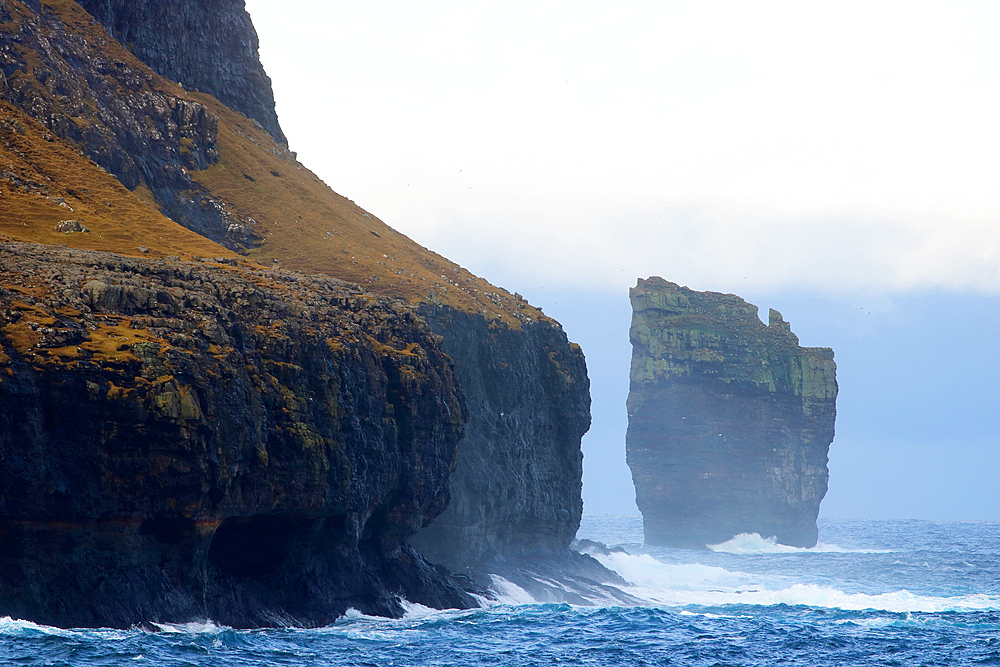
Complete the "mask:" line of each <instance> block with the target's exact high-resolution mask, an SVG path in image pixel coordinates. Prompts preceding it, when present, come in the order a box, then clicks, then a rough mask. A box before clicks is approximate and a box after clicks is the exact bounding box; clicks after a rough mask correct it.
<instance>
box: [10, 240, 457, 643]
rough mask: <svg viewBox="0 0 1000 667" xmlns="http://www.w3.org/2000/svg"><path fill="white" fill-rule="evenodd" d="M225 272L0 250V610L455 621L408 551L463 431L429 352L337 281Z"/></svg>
mask: <svg viewBox="0 0 1000 667" xmlns="http://www.w3.org/2000/svg"><path fill="white" fill-rule="evenodd" d="M226 262H227V263H225V264H218V263H215V262H208V263H181V262H166V261H156V262H154V261H146V260H138V259H125V258H122V257H120V256H116V255H109V254H105V253H94V252H85V251H79V250H69V249H64V248H57V247H52V246H34V245H29V244H14V243H6V244H0V285H5V286H6V288H5V289H0V581H2V582H3V586H2V587H0V614H3V615H10V616H14V617H18V618H25V619H31V620H34V621H37V622H41V623H46V624H53V625H61V626H90V625H113V626H119V627H121V626H125V627H127V626H129V625H131V624H134V623H138V622H142V621H151V620H152V621H157V620H159V621H184V620H194V619H199V618H201V619H203V618H212V619H214V620H215V621H217V622H219V623H225V624H228V625H233V626H237V627H249V626H257V625H274V624H283V623H298V624H305V625H316V624H325V623H329V622H331V621H332V620H333V619H335V618H336V617H337V616H339V615H341V614H343V613H344V611H345V610H346V609H347V608H348V607H354V608H357V609H359V610H362V611H364V612H366V613H373V614H381V615H389V616H398V615H400V614H401V612H402V609H401V608H400V605H399V596H404V597H405V598H407V599H409V600H411V601H414V602H420V603H422V604H426V605H430V606H434V607H446V606H447V607H465V606H470V605H472V606H474V603H473V601H472V600H471V599H470V598H469V597H468V596H467V595H466V594H465V593H464V592H463V591H461V590H460V589H459V588H457V587H456V586H455V584H454V583H453V582H452V580H451V579H449V578H448V577H447V576H445V575H443V574H441V573H440V572H438V571H437V570H435V569H434V568H433V567H431V566H429V565H428V564H427V563H426V561H424V560H423V559H422V558H421V557H420V556H418V555H417V554H416V553H415V552H414V551H413V550H412V549H411V548H410V547H409V546H408V545H407V544H406V539H407V538H408V537H409V536H410V535H411V534H413V533H414V532H415V531H416V530H418V529H419V528H420V527H421V526H423V525H426V524H427V523H429V522H430V521H431V520H432V519H433V518H434V517H435V516H436V515H437V514H439V513H440V512H441V511H442V510H443V509H444V508H445V506H446V505H447V502H448V487H447V478H448V473H449V471H450V470H451V469H452V467H453V466H454V464H455V457H456V446H457V443H458V441H459V438H460V437H461V433H462V423H463V417H464V415H463V410H462V407H461V405H460V402H459V397H458V393H457V387H456V384H455V382H454V380H453V377H452V373H451V366H450V363H449V362H448V360H447V358H446V357H445V356H444V355H443V354H442V352H441V351H440V349H439V347H438V345H437V342H436V337H435V336H434V335H433V334H432V333H431V332H430V331H429V330H428V328H427V327H426V325H424V323H423V322H422V321H421V320H420V319H419V317H418V316H417V315H416V314H415V313H414V312H413V311H412V310H411V309H410V308H409V307H406V306H399V305H395V304H394V303H393V302H391V301H387V300H382V299H379V298H376V297H373V296H371V295H368V294H365V293H362V292H361V291H360V290H359V289H358V288H357V287H356V286H352V285H350V284H347V283H342V282H340V281H336V280H332V279H328V278H307V277H304V276H301V275H299V274H292V273H288V272H281V271H265V270H260V269H252V268H246V267H244V266H237V262H236V260H226ZM227 264H228V265H227Z"/></svg>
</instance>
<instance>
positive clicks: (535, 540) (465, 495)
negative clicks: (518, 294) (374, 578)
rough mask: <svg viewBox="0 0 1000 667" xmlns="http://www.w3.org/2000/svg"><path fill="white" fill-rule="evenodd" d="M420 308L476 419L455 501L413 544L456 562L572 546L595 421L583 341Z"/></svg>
mask: <svg viewBox="0 0 1000 667" xmlns="http://www.w3.org/2000/svg"><path fill="white" fill-rule="evenodd" d="M419 312H420V314H421V315H422V316H423V317H424V319H425V320H426V321H427V323H428V324H429V325H430V327H431V329H432V330H433V331H434V332H435V333H438V334H440V335H441V336H442V347H443V349H444V351H445V352H446V353H447V354H448V355H449V356H450V357H451V358H452V359H453V360H454V361H455V373H456V375H457V376H458V379H459V381H460V384H461V387H462V391H463V395H464V397H465V405H466V409H467V410H468V414H469V421H468V423H467V424H466V430H465V437H464V438H463V439H462V442H461V443H460V445H459V454H458V463H457V467H456V469H455V472H454V473H453V474H452V476H451V489H452V503H451V505H449V507H448V509H446V510H445V512H444V513H443V514H442V515H441V516H440V517H438V518H437V519H435V521H434V523H433V524H432V525H431V526H429V527H428V528H426V529H424V530H423V531H422V532H421V533H419V534H418V535H417V536H416V537H415V538H414V545H415V546H417V547H418V548H419V549H420V550H421V552H422V553H424V554H425V555H426V556H427V557H428V558H430V559H431V560H434V561H436V562H441V563H445V564H447V565H449V566H451V567H454V568H459V567H463V566H467V565H470V564H481V563H485V562H488V561H490V560H494V559H496V558H498V557H500V558H506V557H512V556H516V555H522V554H528V553H539V552H547V551H548V552H555V551H565V550H566V549H567V547H568V546H569V544H570V542H571V541H572V540H573V537H574V536H575V535H576V531H577V528H579V526H580V515H581V514H582V512H583V501H582V499H581V489H582V484H583V482H582V476H583V454H582V452H581V451H580V440H581V438H582V437H583V434H584V433H586V431H587V429H588V428H589V427H590V392H589V387H590V383H589V380H588V379H587V367H586V363H585V361H584V358H583V353H582V351H581V350H580V348H579V346H575V345H572V344H570V343H569V342H568V341H567V340H566V334H565V333H564V332H563V331H562V329H561V328H560V327H559V326H558V325H557V324H554V323H552V322H550V321H545V320H543V321H539V322H526V323H524V324H522V326H521V327H520V328H519V329H513V328H511V327H509V326H506V325H502V324H499V323H495V322H494V323H491V322H489V321H488V320H486V319H484V318H483V317H481V316H480V315H478V314H474V313H466V312H462V311H460V310H456V309H454V308H449V307H443V306H433V305H424V306H421V307H420V310H419Z"/></svg>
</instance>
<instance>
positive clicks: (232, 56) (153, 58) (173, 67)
mask: <svg viewBox="0 0 1000 667" xmlns="http://www.w3.org/2000/svg"><path fill="white" fill-rule="evenodd" d="M79 3H80V5H82V6H83V8H84V9H86V10H87V11H88V12H90V13H91V14H92V15H93V16H94V18H96V19H97V20H98V21H100V22H101V23H102V24H103V25H104V27H105V28H107V30H108V32H110V33H111V35H112V36H113V37H114V38H115V39H117V40H118V41H119V42H121V43H122V44H126V45H128V47H129V49H131V51H132V53H134V54H135V55H136V56H138V57H139V59H140V60H142V61H143V62H144V63H146V64H147V65H149V66H150V67H152V68H153V69H154V70H156V71H157V72H158V73H160V74H162V75H163V76H165V77H166V78H168V79H170V80H171V81H180V82H181V83H183V84H184V86H185V87H187V88H189V89H191V90H201V91H203V92H206V93H209V94H210V95H213V96H214V97H216V98H218V99H219V100H220V101H221V102H222V103H223V104H225V105H226V106H228V107H229V108H231V109H235V110H236V111H239V112H241V113H243V114H244V115H246V116H247V117H248V118H252V119H254V120H256V121H257V122H259V123H260V124H261V126H262V127H263V128H264V129H265V130H267V131H268V132H269V133H270V134H271V136H272V137H274V140H275V141H277V142H278V143H279V144H284V143H287V142H286V141H285V135H284V134H283V133H282V132H281V127H280V126H279V125H278V116H277V114H276V113H275V111H274V93H273V92H272V90H271V79H270V78H268V76H267V74H266V73H265V72H264V68H263V67H262V66H261V64H260V60H259V59H258V57H257V45H258V42H257V31H256V30H254V27H253V23H252V22H251V21H250V15H249V14H247V12H246V8H245V5H244V2H243V0H79Z"/></svg>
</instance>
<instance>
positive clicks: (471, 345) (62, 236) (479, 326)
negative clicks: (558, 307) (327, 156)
mask: <svg viewBox="0 0 1000 667" xmlns="http://www.w3.org/2000/svg"><path fill="white" fill-rule="evenodd" d="M176 5H177V6H178V7H184V8H186V9H184V10H183V11H184V12H187V13H186V14H184V15H185V16H188V17H189V18H190V17H193V16H196V15H197V11H201V10H200V9H198V8H197V7H196V6H195V4H194V3H176ZM91 6H92V7H93V8H94V11H95V12H97V13H98V14H99V15H102V16H111V17H112V18H113V20H112V19H107V20H108V22H109V24H111V23H114V25H115V27H114V28H113V29H114V30H115V31H118V34H124V33H126V32H128V31H130V30H136V31H139V32H141V31H140V30H139V28H132V27H130V21H131V20H132V19H130V18H128V17H131V16H133V14H132V13H130V11H131V10H129V7H133V6H134V7H135V8H136V12H137V13H136V14H134V16H137V17H138V18H136V20H137V21H138V22H139V23H138V24H137V25H139V26H141V25H147V26H148V24H144V23H143V22H144V21H147V19H148V16H150V15H152V14H151V13H150V12H152V11H153V10H152V9H151V8H155V7H159V6H160V5H159V4H157V3H149V2H137V3H119V2H115V1H111V2H107V3H96V4H93V5H91ZM102 7H103V8H105V9H102ZM198 7H202V8H203V9H204V10H205V11H208V10H209V9H210V8H213V7H214V8H215V9H216V10H218V11H219V12H221V15H220V17H218V20H215V19H212V20H206V22H204V23H203V24H195V23H184V24H183V25H181V24H180V23H170V25H171V32H172V36H171V37H169V38H167V37H162V36H161V37H150V38H149V40H147V42H143V40H142V39H138V38H137V39H136V41H135V42H133V44H132V48H133V50H135V52H136V53H138V52H139V51H138V49H137V47H136V45H135V44H136V42H142V43H149V44H153V45H154V46H156V48H161V47H162V48H163V49H164V53H167V56H168V57H167V60H168V61H169V60H170V59H171V58H174V59H178V60H183V58H184V57H185V56H184V53H183V52H182V51H183V49H184V48H187V47H186V45H188V44H193V43H199V40H202V39H203V38H205V35H209V36H211V33H213V31H216V30H221V29H222V28H220V27H219V26H222V25H225V21H226V20H227V19H226V16H227V15H229V16H232V13H231V12H230V9H231V8H232V7H231V5H230V4H227V3H221V2H220V3H218V4H217V3H214V2H207V3H199V4H198ZM227 7H229V8H230V9H226V8H227ZM105 10H106V13H105V14H101V12H102V11H105ZM39 11H41V12H42V13H41V14H39ZM157 11H158V10H157ZM144 12H145V13H144ZM227 12H229V14H227ZM122 21H123V22H124V23H121V22H122ZM165 21H168V22H169V20H168V19H165ZM116 22H117V23H116ZM209 26H215V27H211V30H209V29H208V27H209ZM191 32H196V33H199V34H189V33H191ZM200 33H204V34H200ZM216 37H217V38H218V39H219V41H225V40H224V38H223V37H220V36H219V35H216ZM170 49H180V50H181V51H170ZM199 49H200V47H199ZM196 50H198V49H196ZM202 52H203V51H202ZM227 53H228V52H227ZM240 57H242V56H240ZM228 58H229V56H227V55H225V53H224V54H223V55H221V56H220V58H219V60H218V61H217V62H216V63H215V64H216V65H217V66H218V67H219V68H222V69H223V70H226V69H227V68H229V67H230V63H229V62H228ZM204 63H205V61H204V60H202V61H200V64H199V66H201V65H204ZM0 67H2V68H3V74H4V77H3V79H2V80H0V96H2V97H3V98H4V100H5V101H0V110H2V111H4V112H5V113H6V112H7V110H8V109H16V113H17V114H20V115H18V116H17V117H16V118H15V117H14V116H11V117H10V118H5V119H4V122H0V160H3V161H4V162H3V170H4V171H3V173H0V197H4V198H5V199H4V201H5V202H7V203H8V204H11V205H13V207H14V208H12V210H11V211H5V213H8V212H9V213H10V215H5V216H0V241H3V240H5V239H12V240H16V241H25V242H43V243H54V244H66V245H69V246H72V247H76V248H86V249H94V250H103V251H112V252H121V253H126V254H135V255H137V256H141V257H154V256H155V257H157V258H159V259H162V260H164V261H165V262H166V263H167V264H168V265H173V264H182V263H183V262H181V261H180V260H179V259H178V256H182V257H184V258H185V261H187V260H190V259H191V258H192V257H193V256H195V255H208V256H212V257H216V256H218V257H222V258H225V259H227V260H231V259H232V258H233V257H235V255H234V254H233V252H229V251H227V250H224V249H223V248H222V247H220V246H216V245H214V244H213V243H211V242H210V241H209V240H206V239H213V240H215V241H217V242H218V243H221V244H223V245H224V246H225V247H226V248H228V249H230V250H232V251H234V252H235V253H239V254H241V255H243V256H244V257H246V258H248V259H251V260H254V261H257V262H259V263H261V264H263V265H264V266H267V267H285V268H288V269H294V270H296V271H300V272H302V273H303V274H310V275H316V274H325V275H327V276H332V277H335V278H341V279H345V280H350V281H352V282H355V283H359V284H362V285H363V286H364V288H365V289H366V290H369V291H370V292H372V293H374V294H378V295H380V296H382V297H388V298H393V299H398V300H400V301H401V302H404V303H409V304H412V305H413V306H414V307H417V308H419V309H420V312H421V313H422V314H423V315H424V316H426V317H427V319H428V321H429V322H430V323H431V325H432V326H433V328H434V330H435V331H436V332H437V333H439V334H440V335H441V336H442V337H443V341H438V339H437V338H434V339H433V340H434V341H437V343H436V344H437V345H440V346H443V347H444V348H446V349H447V350H448V351H449V354H451V355H452V357H453V358H454V363H455V373H456V375H457V376H459V377H460V378H461V383H462V384H465V385H468V386H467V387H466V389H465V394H466V395H467V397H468V398H467V403H468V407H467V409H466V410H465V411H464V414H465V415H466V416H467V417H468V419H469V423H470V426H469V429H468V431H467V433H468V436H469V437H468V438H466V439H464V440H463V441H462V445H461V446H460V452H467V453H461V454H460V455H459V456H462V457H463V458H462V460H461V461H458V462H457V466H458V468H457V469H456V471H455V473H454V475H453V478H454V485H455V491H454V493H453V494H452V497H453V501H452V502H453V505H454V506H455V510H454V512H453V513H452V514H449V515H448V516H446V517H443V518H442V521H441V523H440V524H439V525H438V529H441V530H440V531H439V532H438V536H439V538H440V539H441V540H443V541H444V544H441V545H438V544H435V540H436V539H438V538H433V537H432V538H427V539H424V538H422V537H421V538H420V539H421V540H422V547H425V548H426V549H427V551H428V553H434V554H436V556H435V557H438V558H439V559H440V561H442V562H447V563H451V564H452V565H453V566H455V567H463V568H464V567H466V566H469V565H476V564H481V563H482V562H484V561H485V560H489V559H491V558H492V559H494V562H496V561H497V559H498V558H500V557H504V556H506V555H511V556H513V555H515V554H521V556H522V557H526V556H525V554H526V553H527V552H528V550H529V548H530V549H534V550H535V551H534V553H541V552H545V550H546V549H549V551H548V552H547V553H548V554H549V555H557V556H564V557H566V558H568V559H571V560H573V559H575V560H579V559H576V558H575V556H573V554H572V553H570V552H569V551H568V549H567V545H568V543H569V541H570V539H571V538H572V536H573V533H574V532H575V530H576V527H577V525H578V522H579V514H580V505H581V501H580V494H579V489H580V484H581V476H580V472H581V467H580V436H581V435H582V434H583V432H584V431H585V430H586V428H587V423H588V417H587V412H588V404H589V397H588V387H587V381H586V373H585V368H584V363H583V358H582V354H581V352H580V350H579V349H578V348H576V347H574V346H572V345H571V344H570V343H568V341H567V340H566V338H565V336H564V335H563V334H562V332H561V330H560V329H559V327H558V324H557V323H555V322H553V321H552V320H551V319H549V318H547V317H545V316H544V315H543V314H542V313H541V312H540V311H539V310H537V309H535V308H533V307H531V306H529V305H528V304H527V303H526V302H525V301H524V300H523V299H521V298H519V297H518V296H517V295H512V294H510V293H508V292H507V291H506V290H503V289H502V288H499V287H495V286H493V285H490V284H489V283H488V282H487V281H485V280H483V279H482V278H479V277H477V276H475V275H473V274H471V273H470V272H469V271H467V270H465V269H463V268H462V267H460V266H457V265H456V264H454V263H453V262H450V261H449V260H447V259H445V258H443V257H441V256H439V255H436V254H435V253H433V252H432V251H430V250H428V249H426V248H423V247H422V246H420V245H418V244H416V243H414V242H413V241H412V240H411V239H409V238H407V237H406V236H404V235H403V234H401V233H399V232H397V231H396V230H394V229H392V228H391V227H389V226H388V225H386V224H385V223H383V222H382V221H380V220H378V219H377V218H376V217H375V216H373V215H371V214H369V213H368V212H366V211H364V210H363V209H361V208H360V207H358V206H357V205H355V204H354V203H353V202H351V201H350V200H348V199H346V198H344V197H342V196H340V195H338V194H336V193H335V192H333V191H332V190H330V188H329V187H327V186H326V185H325V184H324V183H322V181H321V180H320V179H319V178H318V177H316V176H315V175H314V174H312V173H311V172H309V170H308V169H306V168H305V167H304V166H303V165H301V164H299V163H297V162H296V161H295V159H294V156H293V155H292V154H291V153H289V152H288V151H287V149H286V148H285V147H284V146H282V145H280V144H276V143H275V142H274V141H273V140H272V138H271V136H270V135H268V134H267V133H265V132H262V131H259V128H257V127H256V126H255V125H254V124H253V123H251V122H250V121H248V120H247V119H246V118H245V117H244V116H242V115H241V114H238V113H236V112H234V111H232V110H231V109H229V108H227V107H226V106H224V105H223V104H221V103H220V102H219V101H218V100H216V99H214V98H213V97H211V96H210V95H208V94H206V93H195V92H192V91H191V90H186V89H185V88H182V87H181V86H179V85H177V84H175V83H172V82H170V81H167V80H165V79H164V78H163V77H161V76H159V75H157V74H156V73H155V72H153V71H152V70H150V69H149V68H148V67H147V66H146V65H145V64H144V63H142V62H140V61H139V59H138V58H136V56H135V54H134V53H133V52H131V51H129V50H128V49H126V48H123V47H122V46H121V45H119V44H118V42H117V41H115V39H114V38H113V37H112V36H111V35H109V34H108V33H107V32H106V31H105V29H104V28H103V27H102V26H101V24H99V23H98V22H96V21H95V20H94V19H93V18H92V17H91V16H90V15H89V14H87V13H86V12H85V11H83V10H82V9H81V8H80V7H79V6H78V5H77V4H76V3H74V2H72V1H71V0H46V2H44V3H42V4H40V5H39V4H38V3H35V5H34V6H33V7H32V6H30V5H29V4H24V3H20V2H17V1H16V0H0ZM185 84H186V85H187V86H188V87H190V86H191V85H192V84H191V83H190V80H185ZM218 94H220V95H221V93H218ZM10 104H13V105H14V106H13V107H12V106H10ZM75 151H78V152H79V153H80V155H74V154H72V153H74V152H75ZM81 155H82V156H86V157H81ZM86 158H89V159H92V160H93V161H94V162H95V163H96V165H95V164H92V163H90V162H89V161H88V159H86ZM98 165H99V166H98ZM102 168H103V169H104V170H107V172H110V173H111V174H113V175H114V176H115V177H116V178H117V179H118V180H119V181H120V182H121V183H122V184H123V185H124V186H126V187H127V188H128V189H127V190H126V189H124V188H115V187H111V186H110V185H109V184H108V183H107V181H109V180H110V179H109V178H107V174H105V173H103V172H101V169H102ZM147 204H152V206H149V205H147ZM161 212H162V213H163V214H166V216H169V219H167V218H166V217H164V215H162V214H161ZM67 218H73V219H76V220H77V222H78V223H79V224H80V225H82V226H86V227H87V228H89V229H90V230H91V231H90V232H89V233H83V232H79V233H63V232H61V231H56V228H57V227H58V226H59V225H61V224H62V223H63V222H67ZM180 225H183V227H186V228H187V230H185V229H183V228H182V227H180ZM60 229H61V228H60ZM188 230H193V231H194V232H197V233H198V234H199V235H201V237H199V238H197V239H193V238H192V237H193V236H194V234H192V233H191V232H190V231H188ZM202 237H204V238H202ZM206 248H212V249H206ZM143 253H148V254H143ZM129 261H132V260H129ZM241 266H242V264H241ZM18 280H20V277H19V276H17V275H15V274H11V275H10V276H8V282H0V286H4V287H7V288H10V287H11V286H12V285H13V286H17V285H18V283H17V281H18ZM104 282H105V283H107V284H109V285H111V284H112V283H113V281H112V282H108V281H107V280H105V281H104ZM149 289H153V288H152V287H150V288H149ZM157 291H160V290H159V288H157ZM247 317H248V318H249V317H250V315H247ZM233 340H234V341H236V342H237V343H239V340H240V339H239V338H234V339H233ZM219 346H220V347H222V344H219ZM82 349H84V350H86V349H87V348H86V347H84V348H82ZM238 349H239V348H238ZM289 363H291V362H289ZM299 365H303V364H299ZM303 366H305V365H303ZM54 368H62V367H49V366H46V367H45V368H43V369H42V371H39V372H43V371H44V373H48V372H50V371H52V370H53V369H54ZM81 368H83V369H85V368H88V367H87V366H86V365H84V366H82V367H74V370H73V372H81ZM60 372H62V371H60ZM345 372H347V371H345ZM44 373H43V375H42V376H40V377H39V378H38V379H36V380H35V381H36V382H39V383H44V382H47V381H48V380H46V379H45V378H46V377H48V376H46V375H44ZM67 377H71V375H69V376H67ZM94 382H95V383H96V381H94ZM359 391H360V390H359ZM63 398H66V400H69V401H70V402H72V400H73V398H72V397H68V398H67V397H63ZM60 400H63V399H62V398H60ZM379 400H380V399H379ZM351 405H352V406H353V405H354V404H353V403H352V404H351ZM359 405H363V403H361V404H359ZM202 407H204V406H202ZM351 409H352V410H353V409H354V408H353V407H352V408H351ZM352 414H355V413H352ZM452 414H453V413H452ZM445 417H447V415H445ZM352 418H353V417H352ZM345 419H346V417H345ZM442 428H445V427H442ZM447 428H450V427H447ZM446 430H447V429H446ZM123 437H124V436H123ZM372 456H373V457H375V459H376V460H377V458H378V453H377V452H374V453H373V454H372ZM462 461H466V462H467V464H466V463H463V462H462ZM482 466H485V467H482ZM358 483H359V484H361V483H364V480H363V479H361V480H360V481H359V482H358ZM436 483H438V484H442V483H444V482H443V481H439V482H436ZM426 484H430V482H426ZM209 488H211V487H209ZM428 488H432V487H430V486H429V487H428ZM386 493H387V494H388V495H391V492H389V491H387V492H386ZM496 494H499V495H496ZM418 510H419V511H416V510H415V511H414V520H415V521H417V522H418V523H421V524H422V523H426V522H427V521H429V517H430V516H431V515H432V514H434V512H429V511H428V512H425V511H424V510H422V509H419V508H418ZM400 511H401V512H402V510H400ZM449 517H450V518H449ZM145 520H146V519H143V521H145ZM443 526H450V527H449V528H442V527H443ZM433 530H437V529H433ZM433 530H432V532H430V533H429V535H432V536H433V535H434V532H433ZM522 531H523V533H522ZM295 535H297V533H296V534H295ZM276 539H278V538H276ZM295 539H298V538H297V537H296V538H295ZM428 545H429V546H428ZM67 549H68V547H67ZM67 553H69V552H68V551H67ZM393 553H395V552H393ZM522 560H523V558H522ZM185 562H187V563H189V564H192V566H195V565H199V566H200V564H201V563H202V561H198V560H190V559H189V560H188V561H185ZM365 562H367V561H358V563H361V565H359V567H360V566H363V567H364V568H368V569H363V571H364V572H368V573H369V574H370V575H371V579H372V581H375V580H378V578H379V577H381V576H382V572H383V571H382V570H378V571H375V570H373V569H371V568H370V567H368V566H367V565H364V563H365ZM379 562H381V561H379ZM392 562H396V561H392ZM508 562H512V561H508ZM592 565H593V563H590V562H587V563H585V564H584V565H583V566H582V567H581V568H580V570H579V571H581V572H583V571H588V572H589V571H591V570H592V569H593V568H592V567H591V566H592ZM123 567H124V566H123ZM345 567H346V566H345ZM178 568H179V571H180V570H181V569H183V568H180V566H178ZM387 571H388V572H389V574H387V575H386V577H387V579H386V580H385V581H386V582H387V583H385V584H384V585H383V589H391V588H392V587H393V586H395V585H396V584H395V583H394V582H396V581H397V580H398V579H399V578H400V577H403V578H406V577H408V576H409V575H405V576H404V575H403V574H400V572H403V571H402V570H399V571H395V570H391V568H390V570H387ZM393 572H395V574H393ZM137 576H138V575H137ZM191 576H194V577H195V578H196V579H197V577H200V576H201V575H198V574H197V573H195V574H193V575H191ZM365 576H368V575H365ZM546 576H548V575H546ZM588 576H589V575H588ZM345 577H346V575H345ZM394 577H395V578H394ZM413 580H414V581H418V579H416V578H414V579H413ZM198 581H200V579H198ZM300 583H301V584H302V586H301V589H302V590H308V589H309V586H311V584H308V583H307V582H305V580H302V581H300ZM373 585H374V584H373ZM180 589H181V587H178V590H180ZM380 590H382V589H380ZM401 590H406V589H405V588H403V589H401ZM241 595H242V594H241ZM243 597H244V598H246V596H245V595H244V596H243ZM240 599H243V598H240ZM253 605H254V601H253V600H251V599H249V598H247V602H246V605H245V608H246V609H250V608H251V607H253ZM379 605H381V603H379V604H375V603H372V605H371V607H372V608H375V607H378V608H385V609H389V610H391V609H392V606H391V605H382V606H381V607H380V606H379ZM263 606H264V607H266V606H267V605H263ZM331 608H332V607H331ZM213 613H214V612H213ZM215 618H216V620H219V621H221V622H226V621H225V617H221V616H216V617H215Z"/></svg>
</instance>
